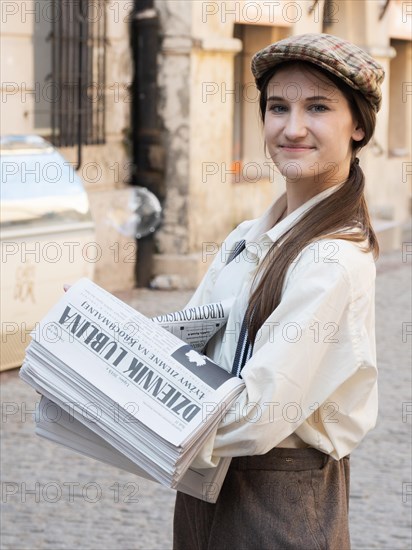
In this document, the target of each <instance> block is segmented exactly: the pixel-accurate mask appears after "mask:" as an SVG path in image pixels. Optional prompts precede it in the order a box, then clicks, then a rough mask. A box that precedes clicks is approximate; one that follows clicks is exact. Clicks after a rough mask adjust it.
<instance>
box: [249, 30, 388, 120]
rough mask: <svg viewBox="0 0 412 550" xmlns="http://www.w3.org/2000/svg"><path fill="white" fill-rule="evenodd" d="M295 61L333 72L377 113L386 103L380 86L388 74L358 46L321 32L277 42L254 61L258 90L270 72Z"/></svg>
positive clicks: (260, 52) (260, 53) (261, 51)
mask: <svg viewBox="0 0 412 550" xmlns="http://www.w3.org/2000/svg"><path fill="white" fill-rule="evenodd" d="M293 60H299V61H309V62H310V63H313V64H314V65H317V66H319V67H322V68H323V69H325V70H327V71H329V72H331V73H333V74H334V75H336V76H338V77H339V78H341V79H342V80H343V81H344V82H346V84H348V85H349V86H350V87H351V88H353V89H354V90H359V91H360V92H361V93H362V94H363V95H364V96H365V97H366V99H367V100H368V101H369V103H370V104H371V105H372V106H373V108H374V109H375V111H379V108H380V106H381V101H382V92H381V89H380V84H381V82H382V81H383V79H384V77H385V72H384V70H383V68H382V67H381V65H379V63H377V62H376V61H375V60H374V59H373V58H372V57H371V56H370V55H368V54H367V53H366V52H365V51H364V50H362V49H361V48H359V47H358V46H355V45H354V44H351V43H350V42H348V41H347V40H344V39H343V38H339V37H338V36H332V35H331V34H321V33H319V34H301V35H298V36H290V37H289V38H285V39H283V40H280V41H279V42H275V43H274V44H271V45H270V46H267V47H266V48H264V49H263V50H260V51H259V52H257V53H256V54H255V55H254V56H253V58H252V73H253V76H254V77H255V79H256V84H257V86H258V88H259V84H258V82H257V80H258V79H259V78H260V77H261V76H262V75H263V74H264V73H265V72H266V71H267V70H268V69H271V68H272V67H274V66H275V65H278V64H279V63H283V62H284V61H293Z"/></svg>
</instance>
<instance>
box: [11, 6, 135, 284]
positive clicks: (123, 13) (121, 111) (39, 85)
mask: <svg viewBox="0 0 412 550" xmlns="http://www.w3.org/2000/svg"><path fill="white" fill-rule="evenodd" d="M94 4H95V5H96V3H94ZM131 9H132V3H131V2H119V1H117V0H110V1H109V2H108V3H107V36H106V55H107V59H106V89H105V90H104V93H105V96H106V112H105V124H106V143H105V144H104V145H92V146H82V156H83V162H82V166H81V168H80V170H79V173H80V175H81V176H82V178H83V180H84V183H85V187H86V190H87V192H88V195H89V200H90V205H91V210H92V215H93V219H94V222H95V227H96V236H95V239H96V242H97V244H98V245H99V246H100V247H101V250H102V257H101V259H100V260H99V261H97V262H96V264H95V281H96V282H97V283H98V284H100V285H102V286H104V287H105V288H107V289H108V290H121V289H127V288H131V287H133V286H134V264H135V249H136V245H135V240H134V239H133V238H130V237H125V236H123V235H122V234H121V233H120V232H119V230H118V229H117V228H118V227H119V226H120V225H121V224H122V223H123V222H124V221H125V219H126V218H127V216H128V215H130V214H128V211H129V207H128V203H129V200H130V194H131V190H130V188H129V187H128V186H127V184H126V182H127V180H128V177H129V172H130V166H131V164H130V154H129V151H128V147H127V139H126V138H127V136H128V135H129V133H130V124H131V122H130V107H131V95H130V92H129V86H130V83H131V81H132V60H131V53H130V47H129V22H128V17H129V15H130V12H131ZM1 16H2V25H1V67H2V71H1V75H2V78H1V80H2V88H1V98H2V101H1V133H2V134H39V135H42V136H45V137H46V136H49V135H50V133H51V130H50V107H51V105H50V103H51V102H50V98H52V97H53V96H52V95H51V94H52V92H51V88H50V75H51V63H52V61H51V47H52V44H51V41H50V32H51V28H52V22H53V15H52V11H51V2H50V1H49V0H25V1H24V2H9V1H7V0H5V1H3V2H1ZM100 16H101V14H99V12H97V11H94V12H93V11H91V12H90V17H91V18H96V17H100ZM55 17H59V14H58V13H57V15H56V16H55ZM59 150H60V152H61V153H62V154H63V155H64V156H65V157H66V158H67V160H68V161H70V162H73V163H74V164H76V162H77V147H76V148H72V147H68V148H60V149H59ZM116 227H117V228H116Z"/></svg>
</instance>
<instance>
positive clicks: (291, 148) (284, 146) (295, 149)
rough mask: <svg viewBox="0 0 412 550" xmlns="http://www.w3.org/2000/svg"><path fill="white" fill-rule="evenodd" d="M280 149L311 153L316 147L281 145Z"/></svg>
mask: <svg viewBox="0 0 412 550" xmlns="http://www.w3.org/2000/svg"><path fill="white" fill-rule="evenodd" d="M279 148H280V149H287V150H288V151H310V150H311V149H314V147H309V146H307V145H279Z"/></svg>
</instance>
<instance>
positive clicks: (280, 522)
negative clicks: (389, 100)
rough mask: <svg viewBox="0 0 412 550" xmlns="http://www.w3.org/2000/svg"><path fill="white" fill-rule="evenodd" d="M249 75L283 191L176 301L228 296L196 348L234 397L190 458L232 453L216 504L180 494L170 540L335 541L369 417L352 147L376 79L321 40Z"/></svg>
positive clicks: (289, 47) (363, 250)
mask: <svg viewBox="0 0 412 550" xmlns="http://www.w3.org/2000/svg"><path fill="white" fill-rule="evenodd" d="M252 71H253V74H254V76H255V78H256V84H257V87H258V89H259V90H260V92H261V96H260V111H261V116H262V120H263V125H264V135H265V142H266V148H267V151H268V152H269V154H270V156H271V158H272V160H273V162H274V163H275V165H276V167H277V169H278V170H279V171H280V172H281V174H282V175H283V176H284V177H285V180H286V193H285V194H284V195H283V196H282V197H280V199H279V200H278V201H276V202H275V203H274V204H273V205H271V206H270V208H269V209H268V210H267V211H266V212H265V213H264V215H263V216H262V217H261V218H260V219H258V220H254V221H246V222H244V223H242V224H241V225H240V226H239V227H238V228H237V229H235V230H234V231H233V232H232V233H231V234H230V235H229V236H228V237H227V239H226V240H225V242H224V243H223V246H222V248H221V251H220V253H219V254H218V255H217V257H216V258H215V260H214V262H213V264H212V266H211V267H210V269H209V271H208V272H207V274H206V276H205V278H204V280H203V281H202V283H201V285H200V287H199V288H198V289H197V291H196V293H195V294H194V296H193V299H192V300H191V302H190V305H195V304H196V305H197V304H202V303H207V302H216V301H219V300H221V299H224V298H228V297H232V298H233V306H232V309H231V312H230V316H229V319H228V322H227V325H226V327H225V329H224V330H222V331H221V332H220V333H218V334H217V335H216V336H215V337H214V338H213V340H212V341H211V342H210V343H209V345H208V347H207V354H208V355H209V356H210V357H211V358H212V359H213V360H214V361H215V362H217V363H218V364H219V365H221V366H222V368H224V369H226V370H228V371H232V372H234V373H235V374H237V375H240V376H241V377H242V378H243V380H244V382H245V390H244V391H243V393H242V394H241V396H240V397H239V398H238V399H237V401H236V402H235V403H234V405H233V406H232V408H231V410H230V411H229V412H228V414H227V415H226V416H225V418H224V420H223V421H222V422H221V424H220V425H219V427H218V429H217V431H216V432H215V433H214V434H213V436H212V437H211V438H210V439H209V441H208V443H207V444H206V445H205V446H204V447H203V449H202V451H201V452H200V453H199V455H198V456H197V458H196V460H195V463H194V465H195V466H196V467H213V466H214V465H216V463H217V461H218V460H219V458H220V457H223V456H230V457H235V458H233V460H232V462H231V466H230V468H229V472H228V474H227V477H226V479H225V481H224V484H223V486H222V489H221V492H220V495H219V498H218V500H217V502H216V504H209V503H205V502H203V501H201V500H199V499H195V498H192V497H189V496H187V495H184V494H181V493H178V495H177V500H176V507H175V520H174V548H175V550H196V549H202V550H203V549H205V550H206V549H209V550H220V549H221V550H226V549H228V548H237V549H244V550H249V549H250V550H253V549H256V550H258V549H259V550H263V549H268V550H269V549H270V550H289V549H290V550H292V549H293V550H299V549H302V550H310V549H332V550H346V549H348V548H350V538H349V528H348V499H349V453H350V452H351V451H352V450H353V449H354V448H355V447H356V446H357V445H358V444H359V443H360V441H361V440H362V439H363V437H364V436H365V434H366V433H367V432H368V431H369V430H370V429H371V428H372V427H373V426H374V424H375V421H376V413H377V390H376V359H375V341H374V279H375V265H374V256H376V255H377V253H378V245H377V241H376V236H375V234H374V232H373V229H372V227H371V224H370V220H369V215H368V210H367V207H366V203H365V198H364V175H363V172H362V169H361V167H360V166H359V160H358V158H357V156H356V155H357V153H358V152H359V150H360V149H361V148H362V147H363V146H365V145H366V144H367V143H368V141H369V140H370V139H371V137H372V134H373V131H374V128H375V119H376V112H377V111H378V109H379V107H380V102H381V93H380V83H381V81H382V79H383V76H384V73H383V70H382V68H381V67H380V66H379V65H378V64H377V63H376V62H375V61H374V60H373V59H372V58H371V57H369V56H368V55H367V54H366V53H365V52H364V51H363V50H361V49H360V48H358V47H356V46H354V45H353V44H350V43H348V42H346V41H344V40H342V39H340V38H337V37H334V36H330V35H325V34H311V35H302V36H295V37H291V38H287V39H285V40H282V41H280V42H277V43H275V44H272V45H270V46H268V47H267V48H265V49H264V50H262V51H260V52H258V53H257V54H256V55H255V56H254V58H253V61H252Z"/></svg>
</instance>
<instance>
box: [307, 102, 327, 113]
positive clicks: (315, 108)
mask: <svg viewBox="0 0 412 550" xmlns="http://www.w3.org/2000/svg"><path fill="white" fill-rule="evenodd" d="M309 110H310V111H313V112H314V113H325V112H326V111H329V108H328V107H327V106H326V105H322V104H321V103H316V104H315V105H311V106H310V107H309Z"/></svg>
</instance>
